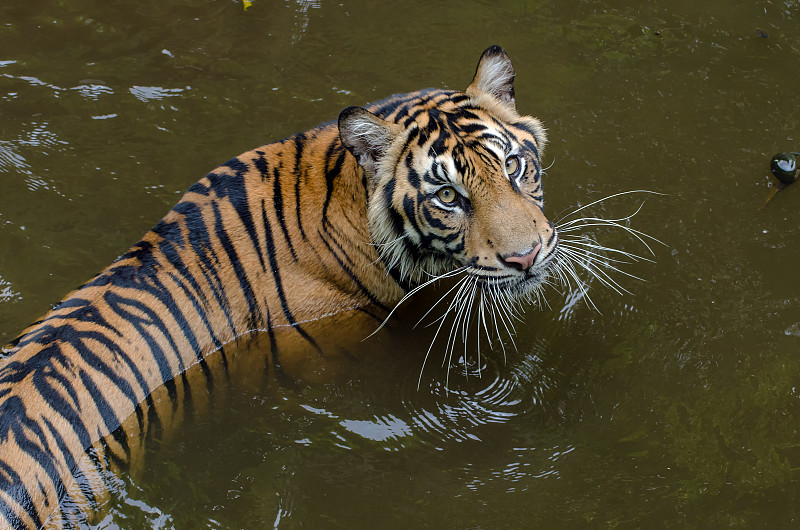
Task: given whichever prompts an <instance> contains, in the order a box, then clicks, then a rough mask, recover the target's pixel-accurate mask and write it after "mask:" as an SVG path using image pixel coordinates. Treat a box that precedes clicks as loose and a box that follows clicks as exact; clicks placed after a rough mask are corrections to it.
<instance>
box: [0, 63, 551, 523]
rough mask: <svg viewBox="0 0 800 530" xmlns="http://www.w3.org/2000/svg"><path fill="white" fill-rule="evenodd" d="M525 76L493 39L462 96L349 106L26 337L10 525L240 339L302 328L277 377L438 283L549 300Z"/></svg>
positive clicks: (1, 445) (9, 463)
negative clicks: (339, 335)
mask: <svg viewBox="0 0 800 530" xmlns="http://www.w3.org/2000/svg"><path fill="white" fill-rule="evenodd" d="M513 78H514V71H513V68H512V67H511V63H510V61H509V59H508V57H507V55H506V54H505V52H504V51H503V50H502V49H500V48H498V47H492V48H489V49H488V50H486V52H484V54H483V56H482V57H481V60H480V62H479V65H478V69H477V72H476V74H475V78H474V80H473V82H472V84H471V85H470V86H469V87H468V88H467V90H466V91H465V92H455V91H446V90H433V89H429V90H423V91H420V92H414V93H410V94H404V95H397V96H394V97H392V98H389V99H387V100H384V101H382V102H379V103H376V104H374V105H372V106H370V107H369V109H368V110H366V109H361V108H349V109H345V110H344V111H343V112H342V114H341V115H340V117H339V121H338V123H329V124H325V125H322V126H320V127H318V128H315V129H312V130H310V131H308V132H305V133H300V134H296V135H294V136H291V137H289V138H287V139H285V140H282V141H279V142H276V143H272V144H269V145H264V146H262V147H259V148H257V149H254V150H252V151H249V152H246V153H244V154H242V155H240V156H238V157H236V158H234V159H232V160H230V161H228V162H226V163H225V164H223V165H222V166H220V167H219V168H217V169H216V170H214V171H213V172H212V173H210V174H208V175H207V176H205V177H204V178H202V179H201V180H200V181H199V182H197V183H196V184H194V185H193V186H192V187H191V188H189V190H188V192H187V193H186V194H185V195H184V197H183V198H182V199H181V201H180V202H179V203H178V204H177V205H176V206H175V207H174V208H173V209H172V210H171V211H170V212H169V213H168V214H167V215H166V216H165V217H164V218H163V219H162V220H161V221H160V222H159V223H158V224H157V225H156V226H155V228H153V229H152V230H151V231H150V232H148V233H147V234H146V235H145V236H144V237H143V238H142V240H141V241H139V242H138V243H137V244H136V245H134V246H133V247H132V248H131V249H130V250H129V251H128V252H127V253H126V254H124V255H123V256H121V257H120V258H119V259H117V260H116V261H115V262H114V263H113V264H112V265H111V266H110V267H108V268H107V269H105V270H104V271H102V272H101V273H100V274H99V275H98V276H96V277H95V278H94V279H92V280H91V281H89V282H88V283H87V284H85V285H84V286H82V287H80V288H79V289H77V290H76V291H74V292H72V293H71V294H69V295H68V296H67V297H66V298H65V299H64V300H63V301H62V302H61V303H60V304H59V305H58V306H57V307H56V308H55V309H53V310H52V311H51V312H50V313H48V314H47V315H46V316H45V317H44V318H43V319H42V320H41V321H40V322H38V323H36V324H34V325H32V326H31V327H29V328H28V329H26V330H25V331H24V332H23V334H22V335H21V336H20V338H19V339H17V340H16V341H14V343H13V344H12V345H11V346H10V347H9V348H8V349H7V350H6V351H7V353H8V355H7V357H6V359H5V360H4V361H3V364H2V367H1V368H0V520H2V524H3V525H4V526H12V527H17V528H20V527H28V528H34V527H40V526H42V525H44V524H45V523H48V524H53V525H55V526H58V525H60V524H62V523H63V522H64V520H65V519H66V518H68V517H69V513H68V512H69V510H66V509H65V508H64V506H65V505H67V504H69V503H65V498H69V497H74V496H75V495H77V494H76V493H73V492H74V491H75V484H76V479H75V477H76V476H80V475H83V474H85V473H86V472H87V468H91V467H92V466H94V467H102V464H100V463H98V461H97V460H94V461H92V460H88V461H87V459H86V451H87V449H89V448H90V447H93V446H94V447H98V444H105V446H106V447H111V448H112V449H113V450H112V454H118V455H120V458H121V459H128V458H130V456H131V455H130V452H131V448H130V447H128V445H129V444H128V442H127V441H126V440H127V439H128V438H127V436H126V435H119V434H118V433H119V431H118V428H119V427H120V425H121V424H122V423H123V422H124V421H125V420H126V419H128V418H134V419H135V423H138V424H139V426H140V428H141V430H146V424H147V415H148V414H147V411H148V410H150V409H151V408H152V399H153V398H152V396H153V395H154V394H153V393H154V392H161V391H163V389H164V388H168V389H172V388H174V383H173V380H175V378H179V379H180V378H182V380H183V381H184V384H185V385H189V384H191V383H190V382H188V381H185V375H182V374H185V373H186V371H187V369H188V368H189V367H191V366H193V365H198V364H199V365H200V367H201V368H202V370H201V373H205V372H207V371H208V369H207V366H206V363H207V361H206V356H207V355H208V354H209V353H211V352H214V351H217V350H219V349H220V348H222V347H223V346H224V345H225V344H227V343H229V342H231V341H233V340H235V339H237V337H241V336H242V335H243V334H246V333H248V332H251V331H254V330H262V331H266V332H267V333H266V334H265V335H267V336H269V337H274V330H276V329H282V330H290V333H291V334H292V337H293V339H292V340H293V341H294V343H295V344H296V345H297V347H296V348H294V350H286V351H280V350H279V349H277V348H275V342H274V340H270V344H271V347H272V348H273V349H274V350H275V351H272V352H271V355H272V356H273V357H274V360H275V361H276V362H278V361H279V362H280V365H281V366H282V367H283V366H285V365H291V364H292V363H296V361H297V359H295V358H294V357H293V355H294V354H292V353H286V352H289V351H305V352H306V355H308V352H312V353H313V352H318V353H319V354H320V355H321V354H322V350H323V349H324V348H323V346H321V342H320V339H319V337H318V336H317V337H315V336H314V334H313V333H310V332H309V331H308V329H309V328H308V323H310V322H312V321H315V320H318V319H320V318H322V317H325V316H329V315H336V314H342V313H343V312H347V311H351V312H352V311H358V312H360V313H361V314H363V315H368V316H370V317H373V318H374V321H375V322H377V321H379V320H380V319H381V318H382V317H383V316H385V315H386V313H387V312H388V310H389V309H391V307H392V306H393V305H394V304H396V303H397V301H398V300H400V298H401V297H402V296H403V295H404V294H405V293H407V292H408V290H409V289H411V288H412V287H413V286H415V285H417V284H418V283H419V282H420V281H421V280H423V279H427V277H428V275H431V274H434V275H435V274H441V273H443V272H447V271H451V270H453V269H456V268H464V269H465V270H467V271H468V274H471V275H473V276H475V277H476V281H478V282H479V283H481V284H492V285H494V286H495V288H501V289H505V290H507V291H509V292H513V293H515V294H519V295H525V294H527V293H529V292H530V291H532V290H534V289H537V288H539V287H540V286H541V284H542V282H543V281H544V279H545V278H546V276H547V270H548V267H549V266H550V263H551V261H552V257H553V255H554V253H555V248H556V244H557V236H556V233H555V230H554V228H553V226H552V225H551V224H550V223H549V222H548V221H547V219H546V218H545V217H544V215H543V213H542V210H541V208H542V200H543V198H542V187H541V166H540V157H541V151H542V149H543V147H544V143H545V135H544V131H543V129H542V127H541V125H540V124H539V122H538V120H536V119H534V118H530V117H526V116H520V115H519V114H518V113H517V111H516V109H515V100H514V92H513ZM509 168H511V169H513V170H514V171H513V172H512V174H509V171H510V170H511V169H509ZM445 188H447V189H445ZM451 191H453V192H455V195H450V192H451ZM451 197H454V198H453V200H452V201H450V198H451ZM443 198H444V199H443ZM525 260H528V261H529V262H530V264H529V263H528V262H526V261H525ZM523 262H525V265H521V263H523ZM194 372H195V373H196V372H197V370H194ZM179 376H181V377H179ZM165 385H166V387H165ZM171 391H172V390H170V392H171ZM129 421H130V420H129ZM114 433H117V434H116V435H114ZM109 435H111V436H109ZM87 462H89V463H88V464H87ZM92 462H93V463H92ZM73 501H74V499H73Z"/></svg>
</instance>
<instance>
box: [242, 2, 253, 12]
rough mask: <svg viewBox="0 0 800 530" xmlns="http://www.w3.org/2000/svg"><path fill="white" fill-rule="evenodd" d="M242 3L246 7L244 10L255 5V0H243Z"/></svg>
mask: <svg viewBox="0 0 800 530" xmlns="http://www.w3.org/2000/svg"><path fill="white" fill-rule="evenodd" d="M242 5H243V7H244V10H245V11H247V8H248V7H250V6H251V5H253V2H252V0H242Z"/></svg>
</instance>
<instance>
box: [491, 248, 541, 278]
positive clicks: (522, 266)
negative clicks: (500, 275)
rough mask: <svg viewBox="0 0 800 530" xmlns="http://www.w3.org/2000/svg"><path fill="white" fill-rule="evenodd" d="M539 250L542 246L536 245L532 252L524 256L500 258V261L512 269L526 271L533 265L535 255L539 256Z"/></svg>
mask: <svg viewBox="0 0 800 530" xmlns="http://www.w3.org/2000/svg"><path fill="white" fill-rule="evenodd" d="M541 249H542V244H541V243H536V246H535V247H533V250H531V251H530V252H528V253H527V254H525V255H524V256H500V261H502V262H503V263H504V264H505V265H507V266H509V267H511V268H512V269H517V270H520V271H526V270H528V269H530V268H531V265H533V262H534V261H535V260H536V255H537V254H539V251H540V250H541Z"/></svg>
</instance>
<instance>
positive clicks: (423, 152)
mask: <svg viewBox="0 0 800 530" xmlns="http://www.w3.org/2000/svg"><path fill="white" fill-rule="evenodd" d="M513 78H514V71H513V68H512V67H511V62H510V60H509V59H508V56H507V55H506V54H505V52H503V51H502V49H500V48H498V47H492V48H489V49H488V50H487V51H486V52H484V54H483V56H482V57H481V60H480V62H479V64H478V69H477V72H476V74H475V79H474V80H473V82H472V83H471V84H470V86H469V88H467V90H466V91H465V92H464V93H461V92H443V91H432V92H421V93H419V94H418V98H416V100H415V101H414V102H413V104H412V105H411V107H410V108H404V109H402V110H401V111H398V110H395V111H394V114H396V115H398V116H400V115H403V116H405V117H404V118H401V119H397V120H396V121H395V122H393V121H392V119H393V116H392V115H391V114H390V115H388V116H387V118H388V119H387V120H383V119H381V118H379V117H378V116H375V115H374V114H372V113H370V112H368V111H366V110H365V109H361V108H356V107H351V108H349V109H345V110H344V111H343V112H342V114H341V115H340V118H339V128H340V135H341V137H342V141H343V143H344V145H345V146H346V147H348V149H350V151H351V152H352V153H353V154H355V155H356V157H357V158H358V160H359V163H360V164H361V166H362V167H363V168H364V170H365V173H366V175H367V177H368V182H369V187H370V196H369V206H368V214H367V217H368V221H369V229H370V234H371V236H372V238H373V242H374V244H375V245H376V247H377V249H378V251H379V253H380V255H381V257H382V258H383V260H384V261H385V262H386V263H387V265H388V266H389V268H390V269H394V270H396V271H398V272H399V274H400V276H401V277H407V278H409V279H410V280H411V281H414V282H419V281H421V280H424V279H428V277H429V276H431V275H433V276H436V275H442V274H445V273H448V272H450V271H454V270H464V271H466V273H467V274H468V275H471V276H473V277H474V278H475V280H476V282H477V283H478V284H479V285H480V286H481V287H483V288H490V289H495V290H502V291H504V292H506V293H512V294H515V295H527V294H529V293H531V292H533V291H535V290H536V289H537V288H538V287H539V286H540V285H541V284H542V283H543V282H544V281H545V279H546V277H547V271H548V268H549V266H550V265H551V263H552V261H553V260H554V257H555V250H556V246H557V242H558V237H557V234H556V230H555V228H554V226H553V224H552V223H551V222H549V221H548V220H547V218H546V217H545V215H544V213H543V212H542V207H543V194H542V169H541V153H542V150H543V148H544V145H545V142H546V136H545V133H544V129H543V128H542V126H541V123H540V122H539V121H538V120H537V119H535V118H531V117H529V116H520V115H519V114H518V113H517V111H516V108H515V106H514V95H513ZM409 116H413V118H409Z"/></svg>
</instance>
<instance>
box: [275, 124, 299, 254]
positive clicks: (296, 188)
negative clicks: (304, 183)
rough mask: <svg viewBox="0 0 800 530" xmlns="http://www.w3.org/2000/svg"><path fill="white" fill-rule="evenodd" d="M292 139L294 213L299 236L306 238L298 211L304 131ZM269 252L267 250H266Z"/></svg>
mask: <svg viewBox="0 0 800 530" xmlns="http://www.w3.org/2000/svg"><path fill="white" fill-rule="evenodd" d="M292 139H293V140H294V147H295V151H296V152H295V158H294V170H293V171H292V175H294V179H295V180H294V202H295V205H294V206H295V213H296V214H297V227H298V228H299V229H300V236H301V237H302V238H303V239H304V240H307V239H308V238H307V237H306V232H305V230H303V222H302V221H301V220H300V212H301V211H302V207H301V206H300V159H301V158H302V157H303V145H304V143H305V141H306V135H305V134H304V133H298V134H295V135H294V136H293V137H292ZM267 252H269V251H267Z"/></svg>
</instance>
